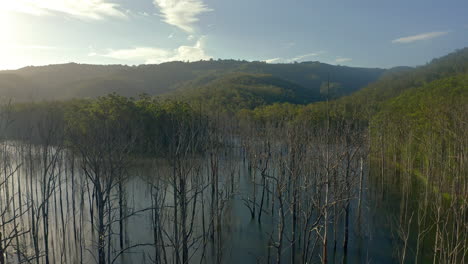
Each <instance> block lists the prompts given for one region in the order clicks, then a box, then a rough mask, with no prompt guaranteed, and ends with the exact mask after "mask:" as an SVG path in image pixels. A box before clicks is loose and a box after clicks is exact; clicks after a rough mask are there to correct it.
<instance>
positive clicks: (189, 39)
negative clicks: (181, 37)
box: [187, 35, 195, 41]
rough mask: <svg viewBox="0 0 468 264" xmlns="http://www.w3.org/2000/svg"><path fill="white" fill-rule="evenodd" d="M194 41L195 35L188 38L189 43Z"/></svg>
mask: <svg viewBox="0 0 468 264" xmlns="http://www.w3.org/2000/svg"><path fill="white" fill-rule="evenodd" d="M194 39H195V36H194V35H189V36H188V37H187V40H188V41H191V40H194Z"/></svg>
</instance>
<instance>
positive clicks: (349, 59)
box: [335, 57, 353, 63]
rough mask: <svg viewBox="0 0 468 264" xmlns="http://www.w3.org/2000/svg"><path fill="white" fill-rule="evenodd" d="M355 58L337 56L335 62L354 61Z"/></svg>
mask: <svg viewBox="0 0 468 264" xmlns="http://www.w3.org/2000/svg"><path fill="white" fill-rule="evenodd" d="M352 60H353V59H351V58H343V57H338V58H336V60H335V62H336V63H344V62H349V61H352Z"/></svg>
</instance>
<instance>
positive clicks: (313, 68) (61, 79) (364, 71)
mask: <svg viewBox="0 0 468 264" xmlns="http://www.w3.org/2000/svg"><path fill="white" fill-rule="evenodd" d="M385 71H386V70H384V69H378V68H354V67H346V66H334V65H329V64H325V63H320V62H302V63H293V64H267V63H265V62H247V61H237V60H217V61H214V60H211V61H198V62H190V63H186V62H168V63H162V64H158V65H140V66H124V65H89V64H77V63H68V64H58V65H49V66H40V67H32V66H31V67H25V68H22V69H19V70H10V71H0V96H2V97H6V98H12V99H13V100H15V101H33V100H34V101H42V100H65V99H71V98H87V97H97V96H103V95H106V94H109V93H114V92H115V93H117V94H120V95H123V96H129V97H130V96H132V97H136V96H138V95H139V94H142V93H146V94H149V95H169V94H181V93H183V91H185V90H190V93H191V94H193V91H194V89H197V88H203V89H204V90H205V92H206V89H208V88H207V87H214V86H216V87H219V88H222V87H220V86H226V87H231V88H232V87H233V86H235V85H236V84H235V82H237V81H240V80H242V78H229V76H233V75H238V76H239V75H242V74H246V76H250V78H251V77H252V76H254V75H256V76H257V77H259V76H264V78H253V79H255V82H256V83H255V86H257V87H258V86H269V85H270V86H271V82H272V81H273V82H274V85H273V86H278V87H279V88H281V89H286V90H287V89H289V88H291V87H293V86H295V88H294V91H300V92H299V93H298V94H297V95H296V96H300V97H302V98H304V99H305V100H302V101H301V103H309V102H313V101H317V100H320V96H321V95H320V88H321V87H322V86H323V84H324V83H325V82H326V81H327V80H328V78H329V76H330V79H331V80H332V81H333V82H334V83H337V84H339V85H338V86H339V87H340V88H339V89H338V91H337V96H342V95H347V94H351V93H352V92H354V91H357V90H359V89H360V88H361V87H364V86H366V85H367V84H369V83H371V82H373V81H375V80H377V79H378V78H379V77H380V76H381V75H382V74H383V73H384V72H385ZM265 76H268V78H266V77H265ZM244 77H245V76H244ZM247 79H249V78H247ZM253 79H250V80H251V81H252V80H253ZM259 82H265V83H262V84H260V83H259ZM229 83H230V84H229ZM240 85H244V86H245V84H242V83H240ZM280 101H281V100H280ZM294 102H296V101H294Z"/></svg>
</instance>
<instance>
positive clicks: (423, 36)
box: [392, 31, 449, 43]
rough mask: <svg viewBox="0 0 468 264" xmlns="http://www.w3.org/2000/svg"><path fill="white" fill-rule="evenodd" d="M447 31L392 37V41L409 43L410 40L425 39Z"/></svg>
mask: <svg viewBox="0 0 468 264" xmlns="http://www.w3.org/2000/svg"><path fill="white" fill-rule="evenodd" d="M448 33H449V31H435V32H428V33H422V34H418V35H413V36H408V37H402V38H398V39H394V40H392V43H411V42H415V41H418V40H427V39H433V38H437V37H441V36H443V35H447V34H448Z"/></svg>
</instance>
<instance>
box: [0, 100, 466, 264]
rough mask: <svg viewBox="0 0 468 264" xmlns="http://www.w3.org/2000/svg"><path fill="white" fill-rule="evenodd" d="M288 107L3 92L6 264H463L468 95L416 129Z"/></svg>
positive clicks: (2, 257)
mask: <svg viewBox="0 0 468 264" xmlns="http://www.w3.org/2000/svg"><path fill="white" fill-rule="evenodd" d="M295 107H296V106H293V105H287V104H286V105H283V106H282V107H279V106H278V105H276V106H272V107H269V108H268V109H263V111H262V110H256V111H240V112H239V113H237V114H236V115H228V114H225V113H221V112H213V111H208V110H207V109H205V108H204V107H203V105H201V104H199V105H196V104H195V105H194V104H192V105H191V104H188V103H184V102H179V101H171V100H156V99H152V98H149V97H142V98H140V99H131V98H130V99H129V98H125V97H121V96H117V95H115V94H114V95H109V96H106V97H100V98H98V99H93V100H74V101H68V102H55V103H52V102H51V103H27V104H11V103H8V102H5V103H4V104H3V105H2V111H1V127H0V128H1V130H0V135H1V148H0V151H1V152H0V158H1V161H0V168H1V170H0V197H1V198H0V221H1V229H0V234H1V239H0V252H1V254H0V263H2V264H3V263H37V264H41V263H45V264H49V263H99V264H106V263H108V264H112V263H176V264H180V263H240V262H245V263H465V262H466V261H468V256H467V254H468V239H467V236H468V225H467V223H468V212H467V209H468V202H467V201H468V200H467V199H468V182H467V181H468V179H467V156H466V146H467V144H468V139H467V137H466V135H464V133H466V131H467V130H468V129H467V122H466V119H464V114H465V116H466V113H467V112H466V110H467V109H466V105H465V106H464V108H463V107H462V108H460V109H459V110H460V111H458V112H457V111H452V112H451V113H450V115H449V116H448V117H447V118H448V119H445V117H443V118H442V117H441V118H440V119H438V121H440V122H441V125H442V126H443V128H444V129H443V130H438V128H436V127H434V129H427V130H424V134H420V133H419V131H418V130H416V129H413V128H411V127H410V126H406V127H405V126H404V125H401V126H392V127H390V124H391V123H390V122H391V121H389V120H391V119H390V118H385V115H384V114H382V116H381V117H380V119H375V121H372V122H370V121H369V120H366V119H364V118H362V116H360V115H358V114H356V113H355V112H353V110H350V109H348V108H346V107H340V106H339V105H336V104H333V103H331V102H330V103H329V102H328V101H327V102H324V103H323V107H324V109H325V110H324V111H323V112H322V113H321V114H313V113H307V112H306V113H307V114H302V117H301V115H300V114H297V109H296V108H295ZM275 108H276V109H275ZM339 113H340V114H339ZM303 116H307V117H308V118H303ZM434 118H437V117H434ZM379 120H380V121H379ZM447 120H448V121H447ZM457 120H458V122H457ZM463 120H464V121H463ZM445 122H446V123H445ZM392 128H393V129H392ZM441 133H442V134H443V135H441ZM421 137H423V138H424V140H421ZM441 138H442V140H441Z"/></svg>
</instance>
